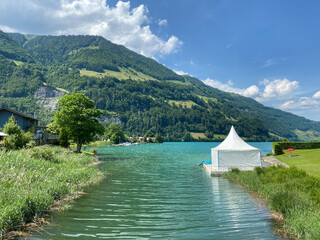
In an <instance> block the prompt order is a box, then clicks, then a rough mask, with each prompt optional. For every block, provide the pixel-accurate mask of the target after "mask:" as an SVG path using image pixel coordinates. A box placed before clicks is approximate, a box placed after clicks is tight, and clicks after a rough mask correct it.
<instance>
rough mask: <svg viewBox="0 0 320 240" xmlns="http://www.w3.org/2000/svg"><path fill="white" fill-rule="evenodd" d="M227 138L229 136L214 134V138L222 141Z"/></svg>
mask: <svg viewBox="0 0 320 240" xmlns="http://www.w3.org/2000/svg"><path fill="white" fill-rule="evenodd" d="M226 137H227V135H223V134H214V138H221V139H225V138H226Z"/></svg>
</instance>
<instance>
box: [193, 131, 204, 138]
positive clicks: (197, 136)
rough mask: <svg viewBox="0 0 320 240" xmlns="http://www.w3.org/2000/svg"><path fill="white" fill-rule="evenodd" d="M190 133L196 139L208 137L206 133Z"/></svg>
mask: <svg viewBox="0 0 320 240" xmlns="http://www.w3.org/2000/svg"><path fill="white" fill-rule="evenodd" d="M190 134H191V136H192V137H193V138H194V139H201V138H206V135H205V134H204V133H197V132H191V133H190Z"/></svg>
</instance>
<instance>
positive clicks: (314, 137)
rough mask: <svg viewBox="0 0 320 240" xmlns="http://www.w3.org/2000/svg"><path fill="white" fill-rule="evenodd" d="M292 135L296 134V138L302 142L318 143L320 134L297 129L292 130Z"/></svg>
mask: <svg viewBox="0 0 320 240" xmlns="http://www.w3.org/2000/svg"><path fill="white" fill-rule="evenodd" d="M294 133H295V134H297V136H298V138H299V139H301V140H302V141H310V139H312V140H313V141H320V132H316V131H305V132H304V131H300V130H298V129H296V130H294Z"/></svg>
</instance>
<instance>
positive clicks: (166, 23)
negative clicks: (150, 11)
mask: <svg viewBox="0 0 320 240" xmlns="http://www.w3.org/2000/svg"><path fill="white" fill-rule="evenodd" d="M158 24H159V26H160V27H162V26H167V25H168V21H167V20H166V19H159V22H158Z"/></svg>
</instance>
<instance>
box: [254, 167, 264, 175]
mask: <svg viewBox="0 0 320 240" xmlns="http://www.w3.org/2000/svg"><path fill="white" fill-rule="evenodd" d="M254 170H255V171H256V173H257V174H258V175H260V174H263V173H265V169H264V168H262V167H255V168H254Z"/></svg>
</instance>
